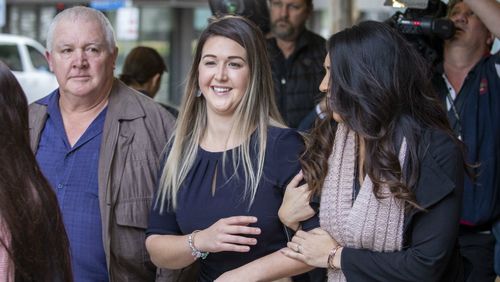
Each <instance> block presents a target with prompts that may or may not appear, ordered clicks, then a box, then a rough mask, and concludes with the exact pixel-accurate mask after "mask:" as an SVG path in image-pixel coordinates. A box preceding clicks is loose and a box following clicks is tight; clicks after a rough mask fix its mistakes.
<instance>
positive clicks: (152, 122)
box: [29, 79, 174, 282]
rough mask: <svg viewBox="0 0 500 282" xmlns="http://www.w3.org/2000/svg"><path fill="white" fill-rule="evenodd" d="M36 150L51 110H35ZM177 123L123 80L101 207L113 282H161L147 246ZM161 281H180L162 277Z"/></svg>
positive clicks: (109, 136)
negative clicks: (153, 207) (156, 194)
mask: <svg viewBox="0 0 500 282" xmlns="http://www.w3.org/2000/svg"><path fill="white" fill-rule="evenodd" d="M29 113H30V117H29V119H30V138H31V147H32V149H33V151H34V152H36V151H37V148H38V143H39V140H40V134H41V131H42V129H43V128H44V125H45V122H46V120H47V107H46V106H44V105H41V104H36V103H33V104H31V105H30V107H29ZM173 126H174V118H173V117H172V115H171V114H170V113H168V112H167V111H166V110H164V109H163V108H162V107H161V106H160V105H159V104H157V103H156V102H154V101H153V100H152V99H150V98H148V97H146V96H144V95H138V94H137V93H136V92H135V91H134V90H132V89H130V88H128V87H127V86H126V85H125V84H123V83H122V82H120V81H119V80H116V79H115V81H114V84H113V88H112V90H111V94H110V97H109V103H108V110H107V113H106V120H105V122H104V129H103V136H102V143H101V149H100V155H99V180H98V181H99V182H98V183H99V207H100V210H101V218H102V240H103V245H104V251H105V253H106V262H107V265H108V271H109V276H110V281H120V282H122V281H155V276H156V268H155V266H154V265H153V264H152V263H151V260H150V258H149V255H148V253H147V251H146V247H145V245H144V241H145V233H144V231H145V229H146V227H147V225H148V214H149V208H150V206H151V203H152V198H153V193H154V190H155V189H156V185H157V180H158V171H159V169H160V166H159V158H160V155H161V152H162V150H163V149H164V147H165V144H166V143H167V141H168V138H169V137H170V136H171V134H172V132H173ZM161 274H162V275H161V276H162V277H161V279H160V277H158V279H157V281H174V272H172V271H165V270H163V271H161Z"/></svg>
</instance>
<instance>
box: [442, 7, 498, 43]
mask: <svg viewBox="0 0 500 282" xmlns="http://www.w3.org/2000/svg"><path fill="white" fill-rule="evenodd" d="M448 17H449V19H450V20H452V21H453V23H454V24H455V27H456V33H455V36H454V37H453V38H452V39H450V40H449V42H451V43H454V44H455V43H456V44H463V45H466V46H474V47H475V46H477V45H478V44H481V45H483V44H484V45H483V46H488V44H490V43H491V40H492V38H491V33H490V32H489V31H488V29H487V28H486V26H485V25H484V24H483V22H481V20H480V19H479V17H478V16H477V15H476V14H474V12H473V11H472V10H471V9H470V8H469V6H468V5H467V4H465V3H463V2H459V3H457V4H456V5H455V6H454V7H453V8H452V10H451V11H450V13H449V15H448Z"/></svg>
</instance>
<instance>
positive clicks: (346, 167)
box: [319, 123, 406, 282]
mask: <svg viewBox="0 0 500 282" xmlns="http://www.w3.org/2000/svg"><path fill="white" fill-rule="evenodd" d="M405 155H406V140H405V139H403V142H402V145H401V150H400V152H399V162H400V163H401V166H403V165H402V164H403V163H404V160H405ZM355 164H356V138H355V133H354V132H353V131H350V130H349V129H348V128H347V127H346V126H345V125H344V124H343V123H339V125H338V128H337V133H336V136H335V142H334V144H333V150H332V154H331V155H330V157H329V159H328V174H327V176H326V179H325V183H324V184H323V190H322V194H321V206H320V213H319V216H320V223H321V228H323V229H324V230H326V231H327V232H328V233H330V235H331V236H332V237H333V238H334V239H335V240H337V242H339V244H340V245H342V246H346V247H349V248H356V249H367V250H372V251H377V252H393V251H398V250H401V248H402V242H403V221H404V202H403V201H401V200H399V199H396V198H394V197H393V196H392V195H391V193H390V191H389V188H388V187H387V186H386V185H383V186H382V187H380V188H381V189H380V193H381V195H384V196H386V197H384V198H382V199H377V198H375V195H374V193H373V183H372V181H371V179H370V178H369V177H368V176H366V177H365V180H364V182H363V184H362V185H361V188H360V191H359V194H358V196H357V197H356V200H355V201H354V203H353V196H352V195H353V187H354V186H353V185H354V178H355V175H356V174H355ZM328 281H329V282H331V281H346V278H345V276H344V274H343V273H342V271H341V270H339V271H333V270H331V269H329V270H328Z"/></svg>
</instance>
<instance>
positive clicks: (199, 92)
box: [196, 89, 201, 97]
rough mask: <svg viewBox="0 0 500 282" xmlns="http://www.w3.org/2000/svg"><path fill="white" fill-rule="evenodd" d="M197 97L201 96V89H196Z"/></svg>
mask: <svg viewBox="0 0 500 282" xmlns="http://www.w3.org/2000/svg"><path fill="white" fill-rule="evenodd" d="M196 97H201V90H200V89H198V91H196Z"/></svg>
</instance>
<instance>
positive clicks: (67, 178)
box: [36, 91, 108, 282]
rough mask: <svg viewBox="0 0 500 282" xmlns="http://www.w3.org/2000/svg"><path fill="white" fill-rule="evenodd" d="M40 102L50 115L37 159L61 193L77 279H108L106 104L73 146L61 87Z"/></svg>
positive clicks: (58, 195)
mask: <svg viewBox="0 0 500 282" xmlns="http://www.w3.org/2000/svg"><path fill="white" fill-rule="evenodd" d="M37 103H41V104H45V105H47V111H48V119H47V121H46V123H45V127H44V129H43V131H42V134H41V137H40V142H39V145H38V150H37V153H36V158H37V161H38V163H39V164H40V167H41V169H42V172H43V174H44V175H45V177H46V178H47V179H48V180H49V182H50V184H51V185H52V187H53V188H54V190H55V192H56V194H57V199H58V201H59V206H60V208H61V211H62V214H63V219H64V225H65V227H66V232H67V233H68V237H69V241H70V246H71V258H72V264H73V265H72V267H73V275H74V278H75V281H77V282H79V281H92V282H96V281H108V272H107V267H106V256H105V253H104V247H103V243H102V235H101V231H102V228H101V215H100V209H99V200H98V181H97V179H98V163H99V149H100V144H101V138H102V131H103V127H104V119H105V117H106V111H107V108H105V109H104V110H103V111H102V112H101V113H100V114H99V115H98V116H97V117H96V119H95V120H94V121H93V122H92V123H91V124H90V126H89V127H88V128H87V130H86V131H85V132H84V133H83V135H82V136H81V137H80V139H79V140H78V141H77V142H76V144H74V146H73V147H71V146H70V144H69V141H68V138H67V136H66V131H65V130H64V124H63V120H62V116H61V112H60V109H59V93H58V91H56V92H54V93H53V94H51V95H49V96H48V97H46V98H44V99H42V100H41V101H39V102H37Z"/></svg>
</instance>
